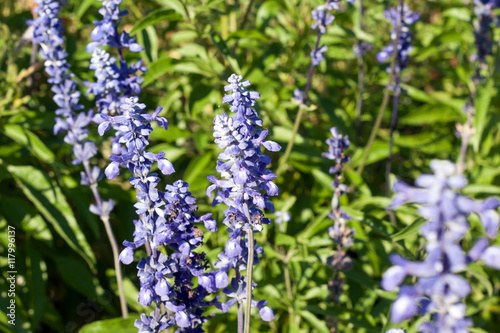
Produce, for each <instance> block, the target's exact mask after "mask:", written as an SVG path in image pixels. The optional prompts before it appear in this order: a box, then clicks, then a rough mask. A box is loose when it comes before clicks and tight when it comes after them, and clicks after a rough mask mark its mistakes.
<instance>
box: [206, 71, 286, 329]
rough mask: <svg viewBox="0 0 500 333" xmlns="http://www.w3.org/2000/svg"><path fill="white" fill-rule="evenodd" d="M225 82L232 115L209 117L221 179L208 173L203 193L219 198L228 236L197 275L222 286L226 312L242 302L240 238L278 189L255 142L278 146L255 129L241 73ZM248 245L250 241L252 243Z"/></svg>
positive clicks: (260, 219) (253, 95) (264, 313)
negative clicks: (209, 269)
mask: <svg viewBox="0 0 500 333" xmlns="http://www.w3.org/2000/svg"><path fill="white" fill-rule="evenodd" d="M228 81H229V83H230V84H229V85H227V86H225V88H224V89H225V91H232V92H231V93H230V94H228V95H225V96H224V98H223V102H224V103H227V104H229V105H231V107H230V111H232V112H234V115H233V116H232V117H230V116H228V115H227V114H226V113H222V114H219V115H217V116H216V117H215V119H214V137H215V142H216V143H217V144H218V146H219V148H221V149H224V152H222V153H221V154H220V155H219V160H218V162H217V171H218V172H219V173H220V175H221V179H217V178H216V177H214V176H210V177H208V180H209V181H210V182H211V183H212V185H210V186H209V188H208V189H207V195H209V196H212V192H213V191H214V190H217V194H216V196H215V199H214V202H213V204H214V205H216V204H219V203H224V204H226V205H227V206H228V209H226V210H225V212H224V215H225V217H224V221H223V223H224V224H225V225H226V226H227V228H228V229H227V230H228V232H229V237H230V238H229V240H228V242H227V243H226V246H225V249H224V251H223V252H222V253H221V254H219V261H217V262H216V263H215V267H216V268H218V271H217V272H213V273H212V275H211V276H210V278H207V279H206V280H205V281H201V280H200V284H202V285H203V286H206V287H207V288H209V286H210V285H215V286H216V287H217V288H225V289H224V293H225V294H226V295H227V296H228V297H229V298H231V299H230V300H229V301H228V302H227V303H221V304H219V305H218V306H219V308H220V309H222V311H224V312H226V311H227V310H228V309H229V308H230V307H231V306H233V305H234V304H236V303H238V304H241V303H242V302H246V301H247V299H246V294H247V288H252V289H253V287H254V286H255V284H252V285H251V286H248V285H247V281H246V279H245V277H244V276H242V275H241V271H243V270H245V269H248V267H247V257H248V250H249V242H248V239H247V237H246V235H247V233H248V230H249V229H252V230H253V232H260V231H261V230H262V224H269V223H270V219H269V218H266V217H264V214H263V211H262V210H263V209H265V208H267V209H269V210H270V211H273V209H274V206H273V204H272V202H271V201H270V200H268V198H269V196H275V195H277V194H278V187H277V186H276V185H275V184H274V183H273V182H272V180H273V179H274V178H276V175H275V174H274V173H273V172H272V171H271V170H269V169H266V167H267V165H269V163H271V159H270V158H269V157H268V156H266V155H263V154H262V153H261V148H260V147H261V146H264V147H265V148H266V149H267V150H269V151H279V150H280V149H281V147H280V146H279V145H278V144H277V143H275V142H273V141H266V140H265V138H266V136H267V134H268V131H267V130H264V129H261V126H262V120H261V119H260V118H259V117H258V114H257V111H256V110H255V109H254V108H253V106H254V105H255V100H256V99H258V98H260V95H259V93H257V92H255V91H248V90H247V89H246V87H247V86H249V85H250V82H249V81H242V76H240V75H234V74H233V75H231V76H230V77H229V79H228ZM252 245H253V244H252ZM262 252H263V249H262V247H260V246H257V247H256V248H255V252H254V256H253V258H254V261H253V262H254V263H257V262H258V254H262ZM230 269H234V271H235V272H236V275H235V276H234V277H233V279H232V281H231V283H229V280H228V272H229V270H230ZM251 303H252V306H255V307H258V308H259V309H260V315H261V317H262V319H263V320H266V321H269V320H272V319H273V318H274V314H273V312H272V310H271V309H270V308H269V307H267V306H265V304H266V301H259V302H257V301H251Z"/></svg>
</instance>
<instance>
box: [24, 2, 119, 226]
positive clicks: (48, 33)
mask: <svg viewBox="0 0 500 333" xmlns="http://www.w3.org/2000/svg"><path fill="white" fill-rule="evenodd" d="M35 4H37V5H38V6H37V7H36V9H35V13H37V14H38V17H37V18H36V19H35V20H33V22H32V25H33V27H34V29H33V41H34V42H35V43H38V44H39V45H40V55H41V57H42V58H43V59H45V72H46V73H47V74H48V75H49V79H48V82H49V83H51V84H52V89H51V90H52V91H53V92H54V97H53V99H54V102H55V103H56V104H57V106H58V109H57V110H56V115H57V116H58V117H56V118H55V121H56V124H55V126H54V132H55V133H59V132H61V131H64V132H65V133H66V134H65V137H64V142H66V143H68V144H70V145H72V146H73V154H74V159H73V164H75V165H79V164H82V165H83V168H84V171H83V172H82V179H81V184H82V185H88V186H94V185H95V184H96V183H97V181H98V180H99V179H100V178H101V171H100V170H99V168H98V167H96V166H94V167H91V166H90V162H89V161H90V159H91V158H92V157H94V156H95V154H96V153H97V147H96V146H95V144H94V142H92V141H91V140H88V132H89V131H88V129H87V126H88V125H89V123H90V122H91V120H92V117H93V112H92V111H88V112H85V111H82V109H83V105H81V104H80V92H79V91H78V90H77V88H78V87H77V84H76V82H75V80H74V79H73V78H74V74H73V73H72V72H71V71H70V65H69V63H68V61H67V60H66V57H67V55H68V54H67V53H66V51H65V49H64V37H63V33H64V29H63V26H62V21H61V19H60V18H59V12H60V10H61V2H59V1H54V0H36V1H35ZM94 197H95V200H96V203H95V205H92V206H91V207H90V211H91V212H93V213H94V214H97V215H99V216H101V218H105V219H107V217H108V216H109V212H110V211H111V210H112V209H113V205H114V202H113V201H112V200H108V201H105V200H102V199H101V197H100V195H99V193H98V192H97V191H95V192H94Z"/></svg>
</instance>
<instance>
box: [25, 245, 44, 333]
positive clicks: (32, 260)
mask: <svg viewBox="0 0 500 333" xmlns="http://www.w3.org/2000/svg"><path fill="white" fill-rule="evenodd" d="M25 246H26V272H27V273H28V274H27V285H28V287H29V292H28V295H29V304H30V309H33V315H32V316H31V326H32V327H38V326H39V324H40V321H41V319H42V316H43V313H44V311H45V303H46V302H48V301H49V300H48V298H47V296H46V287H47V265H46V264H45V261H44V260H43V258H42V256H41V253H40V251H39V250H38V249H36V248H35V246H34V245H33V241H32V240H31V239H28V241H27V242H26V243H25Z"/></svg>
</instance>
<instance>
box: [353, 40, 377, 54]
mask: <svg viewBox="0 0 500 333" xmlns="http://www.w3.org/2000/svg"><path fill="white" fill-rule="evenodd" d="M352 49H353V51H354V55H355V56H356V57H361V56H362V55H364V54H365V53H367V52H369V51H371V50H372V49H373V44H371V43H368V42H365V41H364V40H362V41H360V42H359V43H357V44H355V45H354V46H353V47H352Z"/></svg>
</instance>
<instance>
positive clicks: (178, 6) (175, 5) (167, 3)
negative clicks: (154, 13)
mask: <svg viewBox="0 0 500 333" xmlns="http://www.w3.org/2000/svg"><path fill="white" fill-rule="evenodd" d="M156 2H158V3H159V4H160V5H162V6H163V7H166V8H170V9H173V10H175V11H176V12H177V13H179V14H180V15H181V16H182V17H183V18H184V19H188V18H189V15H188V13H186V9H185V8H184V5H183V4H182V2H181V1H180V0H156Z"/></svg>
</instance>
